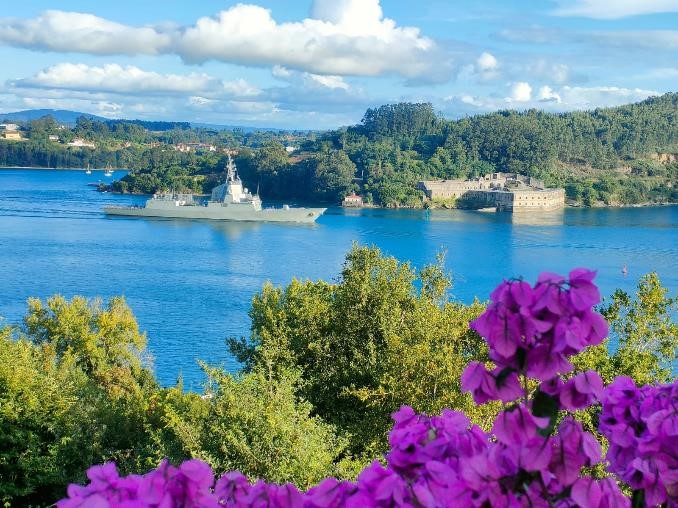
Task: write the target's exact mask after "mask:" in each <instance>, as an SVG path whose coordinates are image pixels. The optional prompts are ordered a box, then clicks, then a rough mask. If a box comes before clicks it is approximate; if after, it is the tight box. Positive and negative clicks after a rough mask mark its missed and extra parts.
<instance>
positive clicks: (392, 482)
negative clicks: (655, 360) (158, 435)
mask: <svg viewBox="0 0 678 508" xmlns="http://www.w3.org/2000/svg"><path fill="white" fill-rule="evenodd" d="M393 418H394V420H395V425H394V427H393V430H392V432H391V433H390V444H391V451H390V452H389V453H388V454H387V455H386V466H384V465H382V464H381V463H380V462H378V461H375V462H374V463H373V464H371V465H370V466H369V467H367V468H366V469H365V470H364V471H363V472H362V473H361V474H360V476H359V477H358V480H357V481H356V482H340V481H338V480H336V479H334V478H328V479H326V480H324V481H323V482H321V483H320V484H319V485H317V486H316V487H313V488H312V489H310V490H308V491H307V492H303V493H302V492H300V491H299V490H297V489H296V487H294V486H293V485H290V484H288V485H275V484H267V483H265V482H262V481H259V482H257V483H255V484H253V485H252V484H251V483H250V482H249V481H248V480H247V478H245V477H244V476H243V475H242V474H240V473H237V472H236V473H227V474H225V475H224V476H222V477H221V478H220V479H219V480H218V481H217V482H216V484H215V483H214V476H213V474H212V471H211V470H210V468H209V466H208V465H206V464H204V463H202V462H200V461H197V460H191V461H188V462H185V463H184V464H182V465H181V466H180V467H179V468H174V467H172V466H170V465H168V464H167V463H163V464H162V465H161V466H160V467H159V468H158V469H156V470H154V471H151V472H150V473H148V474H146V475H144V476H136V475H130V476H128V477H126V478H120V477H119V476H118V474H117V471H116V469H115V465H113V464H105V465H103V466H94V467H92V468H90V470H89V471H88V477H89V479H90V481H91V483H90V484H89V485H88V486H86V487H80V486H76V485H71V486H70V487H69V489H68V496H69V497H68V499H64V500H61V501H59V502H58V503H57V507H58V508H86V507H87V508H89V507H94V508H107V507H124V508H159V507H167V508H170V507H176V508H178V507H186V508H198V507H200V508H216V507H223V506H226V507H248V508H249V507H251V508H260V507H261V508H263V507H271V508H335V507H336V508H339V507H347V508H357V507H365V508H371V507H374V508H377V507H384V508H386V507H396V506H402V507H408V506H420V507H424V508H444V507H459V506H469V507H484V506H493V507H495V506H496V507H507V508H508V507H516V508H517V507H541V506H543V507H547V506H556V507H559V508H568V507H574V506H581V507H585V508H587V507H591V508H616V507H621V508H623V507H628V506H630V504H629V501H628V499H627V498H625V497H624V496H623V495H622V494H621V493H620V492H619V489H618V488H617V485H616V483H615V482H614V481H612V480H609V479H606V480H593V479H591V478H587V477H583V478H582V477H581V476H580V472H581V468H582V467H583V466H590V465H592V464H595V463H597V462H598V461H599V460H600V446H599V445H598V443H597V442H596V441H595V439H593V438H592V437H591V436H590V435H589V434H587V433H585V432H583V431H582V428H581V425H580V424H579V423H577V422H575V421H574V420H572V419H570V418H567V419H565V420H564V421H563V422H562V423H561V425H560V427H559V431H558V434H557V436H556V437H555V438H543V437H540V436H539V435H538V429H539V425H540V424H542V423H543V422H540V421H539V419H538V418H535V417H534V416H532V415H531V414H530V412H529V411H528V410H527V409H526V408H525V407H524V406H519V407H517V408H516V409H515V410H514V411H508V412H505V413H502V415H501V416H500V417H499V418H498V419H497V421H496V422H495V425H494V428H493V434H494V436H495V437H496V439H492V436H491V435H490V434H488V433H485V432H483V431H482V430H481V429H480V428H479V427H477V426H471V425H470V422H469V421H468V419H467V418H466V416H464V415H463V414H462V413H459V412H456V411H450V410H446V411H444V412H443V414H442V415H441V416H434V417H428V416H425V415H417V414H415V412H414V411H413V410H412V408H409V407H403V408H401V409H400V411H398V412H397V413H395V414H394V415H393ZM548 500H557V501H556V502H552V504H551V505H549V504H548Z"/></svg>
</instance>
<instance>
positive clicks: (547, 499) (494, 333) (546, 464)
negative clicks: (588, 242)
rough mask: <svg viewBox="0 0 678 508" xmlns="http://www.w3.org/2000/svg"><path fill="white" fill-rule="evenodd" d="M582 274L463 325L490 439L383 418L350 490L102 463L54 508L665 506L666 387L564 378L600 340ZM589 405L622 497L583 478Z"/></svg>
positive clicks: (498, 294) (675, 456)
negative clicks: (380, 448) (372, 455)
mask: <svg viewBox="0 0 678 508" xmlns="http://www.w3.org/2000/svg"><path fill="white" fill-rule="evenodd" d="M594 276H595V273H594V272H591V271H589V270H585V269H577V270H573V271H572V272H570V274H569V278H568V279H565V278H564V277H561V276H559V275H555V274H550V273H546V274H542V275H541V276H540V277H539V279H538V281H537V283H536V285H535V286H534V287H532V286H530V285H529V284H528V283H526V282H524V281H521V280H513V281H504V282H503V283H502V284H500V285H499V286H498V287H497V288H496V289H495V290H494V291H493V293H492V295H491V303H490V305H489V306H488V308H487V310H486V311H485V312H484V313H483V314H482V315H481V316H480V317H479V318H478V319H477V320H475V321H474V322H473V323H471V327H472V328H473V329H475V330H476V331H477V332H478V333H479V334H480V335H482V336H483V337H484V338H485V339H486V340H487V343H488V345H489V353H490V359H491V360H492V362H493V363H494V365H493V366H492V367H491V368H488V367H487V366H486V365H484V364H482V363H479V362H472V363H470V364H469V365H468V366H467V368H466V370H465V371H464V373H463V375H462V387H463V388H464V389H465V390H467V391H470V392H471V393H472V395H473V398H474V400H475V401H476V403H478V404H482V403H484V402H487V401H489V400H501V401H503V402H504V403H506V404H507V405H506V406H505V407H504V410H503V411H502V412H501V413H500V414H499V415H498V416H497V418H496V420H495V421H494V425H493V427H492V431H491V433H486V432H484V431H483V430H482V429H480V428H479V427H478V426H475V425H471V423H470V421H469V420H468V418H467V417H466V416H465V415H464V414H463V413H461V412H458V411H451V410H445V411H443V413H442V415H441V416H432V417H430V416H426V415H417V414H415V412H414V411H413V410H412V409H411V408H409V407H402V408H401V409H400V410H399V411H398V412H396V413H395V414H394V415H393V419H394V422H395V424H394V426H393V430H392V431H391V433H390V435H389V444H390V447H391V448H390V451H389V452H388V453H387V454H386V457H385V459H386V465H382V464H381V463H380V462H379V461H375V462H374V463H372V464H371V465H370V466H369V467H367V468H366V469H365V470H363V471H362V473H361V474H360V475H359V476H358V479H357V481H355V482H348V481H338V480H336V479H334V478H328V479H326V480H324V481H322V482H321V483H320V484H319V485H317V486H315V487H313V488H311V489H310V490H308V491H306V492H300V491H299V490H298V489H297V488H296V487H294V486H293V485H291V484H287V485H275V484H267V483H265V482H263V481H259V482H257V483H255V484H253V485H252V484H251V483H250V482H249V481H248V480H247V478H246V477H245V476H243V475H242V474H240V473H237V472H233V473H227V474H225V475H224V476H222V477H221V478H220V479H219V480H218V481H216V483H215V481H214V475H213V473H212V471H211V469H210V468H209V466H208V465H206V464H204V463H203V462H200V461H197V460H190V461H187V462H184V463H183V464H182V465H181V466H179V467H178V468H175V467H173V466H171V465H169V464H168V463H166V462H164V463H163V464H161V465H160V467H158V469H156V470H154V471H151V472H150V473H148V474H146V475H144V476H136V475H131V476H128V477H126V478H121V477H119V476H118V473H117V470H116V468H115V465H113V464H105V465H103V466H94V467H92V468H90V470H89V471H88V478H89V479H90V483H89V485H87V486H85V487H82V486H77V485H71V486H70V487H69V489H68V498H66V499H63V500H61V501H59V502H58V503H57V506H58V508H78V507H96V508H99V507H102V508H103V507H107V506H121V507H128V508H132V507H139V508H141V507H175V506H176V507H179V506H185V507H205V508H207V507H219V506H233V507H235V506H243V507H281V508H282V507H290V508H291V507H307V508H321V507H322V508H326V507H340V506H345V507H393V506H417V507H425V508H436V507H457V506H472V507H506V508H509V507H534V508H540V507H544V508H547V507H549V508H550V507H554V508H569V507H575V506H580V507H583V508H589V507H590V508H617V507H630V506H631V501H632V499H633V502H634V506H635V505H646V506H656V505H659V504H664V505H665V506H668V507H675V506H678V383H676V382H674V383H673V384H672V385H667V386H659V387H651V386H646V387H643V388H637V387H636V386H635V384H634V383H633V381H631V380H630V379H628V378H617V379H616V380H615V381H614V382H613V383H612V384H611V385H609V386H608V387H607V388H604V387H603V382H602V380H601V378H600V376H599V375H598V374H597V373H596V372H594V371H587V372H582V373H578V374H576V375H574V376H572V375H570V376H569V377H567V376H568V374H570V373H571V372H572V370H573V366H572V364H571V363H570V361H569V358H570V357H571V356H572V355H574V354H576V353H578V352H580V351H582V350H583V349H585V348H586V347H587V346H591V345H596V344H599V343H600V342H601V341H602V340H603V339H604V338H605V337H606V335H607V323H606V322H605V320H604V319H603V317H602V316H601V315H600V314H598V313H597V312H595V311H594V310H593V306H594V305H595V304H597V303H599V301H600V294H599V292H598V289H597V288H596V286H595V285H594V284H593V279H594ZM598 402H602V414H601V417H600V431H601V432H602V433H603V435H605V436H606V437H607V438H608V439H609V441H610V448H609V451H608V453H607V457H606V459H607V461H608V463H609V466H608V469H609V471H610V472H612V473H614V474H615V475H617V477H618V478H619V479H621V480H623V481H624V482H626V483H627V484H628V485H629V486H630V487H631V488H632V489H634V495H633V498H632V499H629V498H628V497H626V496H624V495H623V494H622V492H621V490H620V488H619V486H618V483H617V480H616V479H615V478H613V477H609V478H605V479H595V478H592V477H590V476H587V474H586V470H585V469H583V468H588V467H591V466H594V465H596V464H598V463H600V462H601V461H602V456H601V455H602V453H601V447H600V444H599V443H598V441H597V440H596V439H595V437H594V436H593V435H592V434H590V433H588V432H585V431H584V430H583V429H582V426H581V424H580V423H579V422H577V421H576V420H575V419H574V418H573V417H572V416H571V415H567V414H565V415H564V416H563V411H572V410H578V409H582V408H586V407H589V406H590V405H592V404H594V403H598Z"/></svg>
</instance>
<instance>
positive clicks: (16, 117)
mask: <svg viewBox="0 0 678 508" xmlns="http://www.w3.org/2000/svg"><path fill="white" fill-rule="evenodd" d="M47 115H51V116H53V117H54V119H55V120H56V121H57V122H59V123H62V124H64V125H67V126H69V127H72V126H74V125H75V122H76V121H77V120H78V118H80V117H81V116H84V117H87V118H89V119H91V120H97V121H99V122H110V123H120V122H128V123H135V124H137V125H141V126H142V127H144V128H146V129H148V130H157V131H163V130H169V129H172V128H175V127H177V128H183V129H187V128H190V127H194V128H198V129H211V130H215V131H234V130H239V131H241V132H244V133H251V132H279V131H282V130H284V129H274V128H269V127H249V126H244V125H221V124H211V123H200V122H163V121H148V120H126V119H111V118H104V117H102V116H98V115H92V114H90V113H82V112H80V111H69V110H66V109H27V110H25V111H14V112H11V113H0V121H5V120H7V121H14V122H30V121H31V120H37V119H38V118H42V117H43V116H47Z"/></svg>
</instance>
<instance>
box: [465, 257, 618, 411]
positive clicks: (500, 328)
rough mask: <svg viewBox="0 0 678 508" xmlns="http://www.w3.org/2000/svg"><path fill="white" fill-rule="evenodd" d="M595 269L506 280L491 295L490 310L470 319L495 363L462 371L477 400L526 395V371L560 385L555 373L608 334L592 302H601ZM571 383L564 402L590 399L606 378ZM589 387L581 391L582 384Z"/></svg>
mask: <svg viewBox="0 0 678 508" xmlns="http://www.w3.org/2000/svg"><path fill="white" fill-rule="evenodd" d="M594 277H595V272H592V271H590V270H586V269H583V268H579V269H576V270H573V271H571V272H570V276H569V280H566V279H565V278H564V277H562V276H560V275H556V274H553V273H543V274H541V275H540V276H539V279H538V281H537V284H536V285H535V286H534V287H532V286H530V284H528V283H527V282H524V281H521V280H512V281H504V282H502V283H501V284H500V285H499V286H497V288H496V289H495V290H494V291H493V292H492V294H491V295H490V298H491V303H490V305H489V306H488V308H487V310H486V311H485V312H484V313H483V314H482V315H481V316H480V317H479V318H478V319H476V320H475V321H473V322H472V323H471V328H473V329H474V330H476V331H477V332H478V333H479V334H480V335H481V336H483V337H484V338H485V339H486V340H487V343H488V345H489V348H490V359H491V360H492V361H493V362H494V363H495V365H496V367H495V368H494V369H493V370H492V371H488V370H487V369H486V368H485V366H484V365H483V364H481V363H478V362H472V363H471V364H470V365H469V366H468V368H467V369H466V370H465V372H464V375H463V376H462V387H463V388H464V389H465V390H468V391H470V392H471V393H472V394H473V398H474V400H475V401H476V402H477V403H478V404H482V403H484V402H487V401H488V400H502V401H504V402H509V401H512V400H515V399H516V398H518V397H519V396H520V395H521V394H523V395H526V394H524V389H523V388H521V385H520V381H519V379H518V375H519V374H524V375H527V376H529V377H531V378H535V379H538V380H540V381H543V382H545V383H548V382H549V381H550V382H551V383H553V384H554V385H553V386H552V387H551V389H552V390H553V389H555V388H559V386H558V385H557V384H556V382H555V381H553V380H554V378H556V377H557V376H558V375H560V374H566V373H568V372H570V371H571V370H572V368H573V367H572V364H571V363H570V361H569V360H568V357H569V356H572V355H574V354H576V353H579V352H580V351H582V350H584V349H585V348H586V347H588V346H594V345H597V344H600V342H601V341H602V340H603V339H604V338H605V337H606V336H607V322H606V321H605V319H604V318H603V316H601V315H600V314H598V313H597V312H595V311H594V310H593V309H592V306H593V305H595V304H597V303H598V302H599V301H600V293H599V291H598V288H597V287H596V286H595V284H593V278H594ZM594 383H595V386H584V384H587V385H588V381H586V382H584V383H583V382H582V380H580V381H578V382H577V383H574V382H573V383H571V384H570V385H568V386H567V389H566V392H567V394H566V395H565V401H571V402H575V401H576V402H578V403H582V402H583V401H582V400H581V399H586V400H588V401H589V403H590V402H591V401H592V399H591V397H589V396H587V395H591V394H592V392H590V391H589V390H594V391H596V392H600V391H601V390H602V381H600V382H598V381H594ZM582 387H583V388H584V389H585V390H587V391H586V392H585V393H582V392H579V388H582Z"/></svg>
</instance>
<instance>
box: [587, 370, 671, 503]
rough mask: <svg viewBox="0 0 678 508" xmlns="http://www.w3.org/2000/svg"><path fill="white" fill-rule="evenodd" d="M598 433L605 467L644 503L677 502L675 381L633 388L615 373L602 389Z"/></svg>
mask: <svg viewBox="0 0 678 508" xmlns="http://www.w3.org/2000/svg"><path fill="white" fill-rule="evenodd" d="M602 403H603V410H602V413H601V415H600V426H599V430H600V432H601V433H602V434H603V435H604V436H605V437H606V438H607V439H608V440H609V442H610V448H609V450H608V452H607V460H608V461H609V470H610V471H611V472H613V473H615V474H616V475H618V476H619V477H620V478H621V479H623V480H624V481H625V482H626V483H628V484H629V485H630V486H631V488H633V489H634V490H642V491H644V495H645V502H646V504H647V505H648V506H656V505H659V504H661V503H667V502H668V503H669V506H678V382H674V383H673V384H671V385H663V386H644V387H642V388H637V387H636V385H635V384H634V382H633V380H632V379H630V378H628V377H622V376H620V377H618V378H617V379H615V380H614V382H613V383H611V384H610V385H609V386H608V387H607V388H606V389H605V392H604V395H603V398H602Z"/></svg>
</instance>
